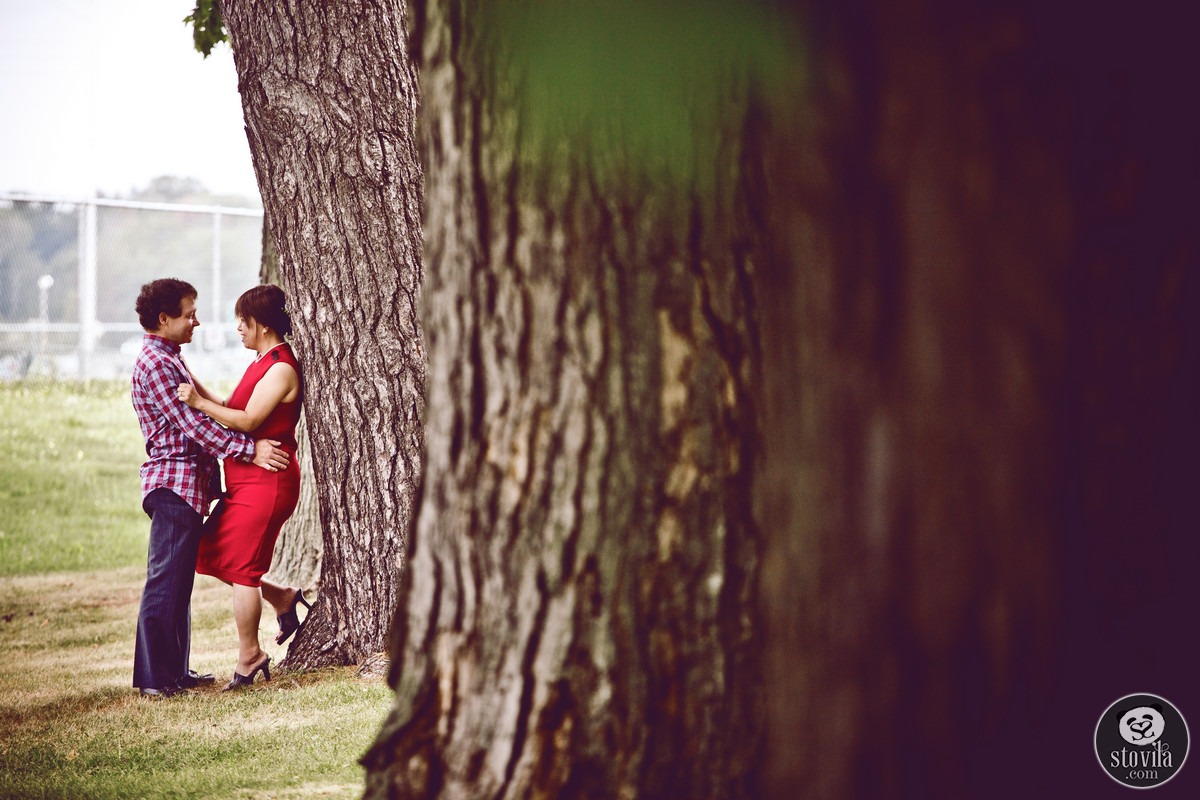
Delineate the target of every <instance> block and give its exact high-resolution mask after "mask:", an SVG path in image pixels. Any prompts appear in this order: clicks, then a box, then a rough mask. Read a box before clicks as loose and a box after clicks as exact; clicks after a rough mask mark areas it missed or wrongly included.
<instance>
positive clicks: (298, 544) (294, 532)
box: [258, 218, 321, 588]
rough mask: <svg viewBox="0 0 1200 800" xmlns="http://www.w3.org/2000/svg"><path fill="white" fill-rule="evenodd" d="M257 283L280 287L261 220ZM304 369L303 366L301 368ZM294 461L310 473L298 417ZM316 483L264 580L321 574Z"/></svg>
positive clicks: (299, 580) (292, 581)
mask: <svg viewBox="0 0 1200 800" xmlns="http://www.w3.org/2000/svg"><path fill="white" fill-rule="evenodd" d="M258 279H259V283H264V284H267V283H273V284H275V285H276V286H282V285H283V276H282V275H281V274H280V271H279V251H278V250H276V248H275V242H273V241H272V240H271V226H269V225H268V224H267V220H266V219H265V218H264V219H263V229H262V265H261V267H260V269H259V274H258ZM301 369H303V365H301ZM296 460H297V461H298V462H299V464H300V472H301V474H302V475H308V476H311V475H312V474H313V461H312V446H311V445H310V444H309V437H308V421H307V420H306V419H305V418H304V414H303V412H301V414H300V423H299V424H298V425H297V426H296ZM316 487H317V484H316V481H313V480H302V481H301V483H300V499H299V501H298V502H297V503H296V510H295V512H294V513H293V514H292V516H291V517H290V518H289V519H288V521H287V522H286V523H284V525H283V530H281V531H280V532H279V539H278V540H277V541H276V543H275V555H274V557H273V558H272V559H271V571H270V573H269V574H268V576H267V577H269V578H270V579H271V580H273V581H275V582H276V583H281V584H283V585H285V586H299V587H302V588H308V587H312V586H315V585H316V583H317V578H318V577H320V574H321V507H320V504H319V503H318V502H317V488H316Z"/></svg>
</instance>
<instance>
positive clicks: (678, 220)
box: [364, 0, 1200, 798]
mask: <svg viewBox="0 0 1200 800" xmlns="http://www.w3.org/2000/svg"><path fill="white" fill-rule="evenodd" d="M582 5H583V4H579V6H576V7H582ZM1102 5H1103V4H1101V6H1097V7H1088V8H1087V14H1086V23H1087V24H1086V25H1083V26H1081V25H1080V21H1081V19H1082V17H1080V16H1077V15H1075V14H1074V13H1073V11H1074V9H1072V8H1070V7H1069V6H1070V4H1065V5H1058V4H1048V5H1038V4H1023V3H1013V4H1004V3H994V4H986V5H985V6H983V7H976V6H974V5H972V4H966V5H965V6H964V5H963V4H959V3H951V2H941V0H933V1H932V2H920V3H915V4H907V5H897V4H894V3H876V2H870V1H868V2H860V3H843V4H834V3H813V4H810V6H811V7H810V8H808V9H807V13H806V16H805V22H806V25H807V26H808V28H807V34H808V37H809V45H810V50H809V52H810V53H811V59H812V60H811V62H810V63H809V64H807V65H803V66H805V67H807V69H806V70H805V71H806V74H808V75H809V76H810V85H809V87H808V90H807V91H806V93H805V95H804V97H803V98H783V100H784V101H785V102H779V99H778V98H777V99H776V101H775V102H771V103H768V104H766V105H765V106H764V107H762V108H757V107H755V106H754V105H753V104H751V106H750V108H749V109H748V111H749V113H747V114H745V115H739V114H736V113H730V114H728V115H727V120H728V121H730V122H731V130H734V131H736V135H734V136H733V137H732V138H730V139H726V140H725V141H726V147H725V149H723V150H722V153H724V154H725V156H726V157H730V156H731V154H732V153H735V152H736V153H737V155H738V158H737V160H736V166H737V168H736V169H733V170H729V169H728V167H729V166H730V163H731V162H729V161H723V160H721V159H716V160H714V161H713V162H712V164H711V166H712V167H713V170H714V172H715V173H716V174H717V175H736V176H737V178H736V181H735V183H734V184H733V185H732V186H731V185H729V184H728V183H722V181H721V180H717V181H716V183H717V185H718V186H719V187H721V189H720V190H719V191H717V192H716V194H715V195H714V198H715V199H714V200H713V202H712V205H711V206H710V205H708V204H706V203H704V202H691V201H694V200H695V198H694V197H693V198H689V201H687V202H684V201H681V198H680V197H679V196H678V195H677V194H675V193H673V192H672V191H670V190H669V189H664V187H661V186H642V187H641V188H642V189H643V191H642V193H641V194H640V195H634V194H630V193H622V192H610V191H608V190H607V189H608V186H607V184H605V181H604V179H603V177H602V176H599V175H598V174H597V172H596V169H595V163H594V162H591V161H589V160H588V159H586V158H578V159H577V160H576V161H574V162H572V163H571V164H570V165H569V168H567V169H565V170H563V171H559V172H556V173H554V174H553V175H552V177H551V178H548V179H547V178H545V176H544V174H543V173H540V172H538V170H537V165H531V164H529V163H528V162H527V161H524V160H521V156H520V154H521V153H522V152H524V148H525V145H527V144H528V143H527V142H526V141H524V140H523V139H522V137H523V136H525V135H526V132H527V130H528V127H529V126H528V124H527V123H528V122H529V120H528V119H527V118H526V117H524V116H522V115H521V114H520V112H519V111H518V110H517V109H518V108H519V107H520V103H519V99H518V98H516V97H514V96H513V94H512V92H515V91H517V90H518V89H517V87H518V86H519V81H512V80H506V78H507V77H511V76H505V75H504V73H503V71H502V70H495V72H496V74H499V75H500V78H499V79H498V80H497V84H498V85H499V91H497V90H495V89H496V87H490V88H489V89H488V90H486V91H485V90H484V89H483V88H482V84H483V80H482V79H481V78H480V77H479V75H478V74H476V73H474V72H472V65H474V64H476V63H477V62H476V61H475V56H476V54H475V53H474V52H473V48H475V47H477V46H478V39H479V37H480V35H481V34H480V31H479V30H478V29H476V28H473V25H474V24H475V23H476V20H477V18H476V17H475V16H473V15H472V14H471V13H469V10H468V9H473V8H474V7H473V6H470V5H469V4H465V3H460V2H453V1H452V0H446V2H431V3H429V4H428V7H427V9H426V10H425V12H424V13H423V14H418V19H419V23H418V25H417V28H418V30H423V31H424V36H423V39H422V48H423V52H422V54H421V59H420V60H421V64H422V70H423V72H422V75H423V78H422V79H423V83H424V87H425V106H424V114H425V119H424V126H425V138H424V142H425V145H424V146H425V152H424V155H425V160H426V164H427V167H428V170H429V187H430V191H429V201H428V205H427V209H428V211H427V219H426V243H427V247H428V248H429V256H430V258H429V263H430V264H431V265H433V266H434V269H433V270H432V271H431V273H430V280H429V285H428V287H427V291H428V298H429V306H428V312H427V313H428V317H427V321H428V325H427V330H428V336H429V343H430V355H431V362H430V363H431V373H430V386H429V391H430V398H431V403H430V408H431V409H432V411H431V416H430V420H429V425H430V434H429V442H430V443H431V446H430V449H429V453H428V461H427V474H426V478H425V485H424V490H423V496H422V506H421V514H420V517H419V519H418V525H417V530H416V533H415V535H414V537H413V539H412V541H410V547H411V556H410V559H411V560H410V563H411V566H412V569H411V570H410V573H409V576H410V580H409V581H408V582H406V584H405V589H404V592H405V594H404V599H403V601H402V604H401V606H400V608H399V615H398V618H397V625H396V632H395V637H394V641H393V651H392V652H393V654H394V661H393V665H392V674H391V681H392V683H393V685H394V686H395V688H396V695H397V696H396V708H395V709H394V710H393V712H392V714H391V715H390V717H389V719H388V720H387V722H386V723H385V725H384V728H383V730H382V731H381V733H380V735H379V737H378V739H377V741H376V743H375V745H374V747H373V748H372V749H371V751H370V752H369V753H368V754H367V756H366V757H365V758H364V763H365V764H366V765H367V767H368V796H371V797H383V796H395V797H432V796H445V797H484V796H487V797H525V796H550V797H573V796H580V797H583V796H588V797H621V796H639V797H643V796H644V797H654V796H673V797H676V796H677V797H704V796H722V797H724V796H731V797H734V796H745V795H751V794H753V795H756V796H767V797H780V798H783V797H795V796H805V797H816V798H851V797H863V798H867V797H870V798H878V797H882V798H887V797H931V798H957V797H1013V796H1018V795H1020V794H1028V793H1030V791H1032V792H1034V793H1036V794H1039V795H1040V794H1047V795H1055V796H1058V795H1063V796H1065V795H1067V793H1068V792H1071V793H1076V794H1080V795H1086V796H1089V797H1103V796H1113V794H1114V793H1120V792H1121V791H1123V790H1122V789H1121V788H1120V787H1117V786H1116V785H1115V784H1114V783H1112V782H1111V781H1110V780H1109V778H1108V777H1107V776H1106V775H1105V774H1104V773H1103V771H1102V770H1101V769H1100V768H1099V767H1098V766H1097V765H1096V764H1095V763H1094V757H1093V755H1092V754H1091V753H1090V752H1089V749H1090V747H1091V742H1090V736H1091V732H1092V727H1093V726H1094V725H1095V720H1096V718H1097V717H1098V715H1099V714H1100V713H1101V712H1102V711H1103V710H1104V708H1105V707H1107V705H1108V704H1109V703H1110V702H1112V701H1113V700H1115V699H1117V697H1119V696H1120V695H1122V694H1127V693H1129V692H1133V691H1140V690H1141V689H1140V688H1138V687H1142V686H1143V685H1146V683H1147V681H1148V682H1149V684H1148V685H1150V686H1152V687H1160V688H1161V690H1162V691H1163V693H1164V694H1167V695H1168V696H1170V697H1171V698H1172V699H1175V700H1176V701H1177V703H1179V704H1181V705H1188V701H1189V700H1191V701H1192V704H1195V702H1196V688H1195V681H1194V676H1193V675H1191V673H1192V672H1193V671H1194V670H1193V668H1192V666H1193V664H1194V661H1193V660H1192V659H1191V658H1190V656H1189V655H1188V651H1187V648H1188V646H1190V639H1189V638H1188V636H1187V633H1186V632H1187V631H1188V630H1190V614H1191V610H1192V609H1194V608H1195V593H1194V591H1193V590H1191V588H1190V587H1191V586H1194V576H1192V575H1191V572H1192V571H1194V567H1193V566H1191V565H1194V563H1195V555H1196V543H1195V538H1194V532H1195V530H1196V529H1197V519H1196V512H1195V510H1194V506H1193V505H1192V504H1191V503H1190V502H1189V501H1188V499H1187V496H1186V489H1187V487H1189V486H1190V487H1192V488H1193V489H1194V483H1195V480H1196V479H1197V478H1198V477H1200V476H1197V468H1196V467H1195V466H1194V463H1195V458H1194V455H1193V453H1194V449H1195V446H1196V445H1197V444H1200V442H1198V439H1200V436H1198V434H1197V423H1196V415H1195V411H1194V410H1195V407H1196V382H1195V379H1194V373H1195V370H1196V366H1197V345H1196V342H1197V341H1198V338H1197V325H1198V323H1197V322H1196V320H1197V318H1198V316H1200V314H1198V313H1197V312H1200V280H1198V279H1197V277H1196V276H1197V274H1200V271H1198V270H1197V265H1196V258H1197V253H1198V252H1200V234H1198V232H1197V219H1200V215H1197V208H1198V205H1200V204H1198V201H1197V189H1196V187H1197V186H1198V185H1200V180H1198V178H1200V176H1198V175H1197V168H1198V166H1197V164H1198V162H1197V161H1196V159H1195V142H1196V141H1197V140H1200V125H1197V120H1196V111H1195V110H1194V109H1195V105H1194V104H1190V103H1188V102H1187V97H1188V96H1189V95H1188V86H1187V81H1188V80H1189V79H1190V76H1191V75H1193V74H1195V70H1194V69H1190V68H1189V69H1185V68H1183V67H1191V66H1193V65H1191V63H1190V60H1189V61H1187V62H1184V61H1183V60H1182V58H1181V56H1180V55H1179V54H1180V53H1183V52H1188V49H1189V47H1190V45H1189V44H1188V42H1187V38H1186V37H1187V33H1186V31H1187V30H1188V26H1187V25H1185V24H1182V21H1181V20H1178V19H1169V20H1167V21H1166V24H1165V25H1166V26H1165V27H1162V26H1163V24H1164V23H1163V21H1162V20H1160V19H1159V18H1158V17H1157V16H1155V15H1149V14H1148V15H1146V19H1145V20H1133V19H1131V15H1128V14H1125V13H1121V14H1119V15H1118V14H1115V13H1110V12H1109V11H1108V10H1107V9H1105V8H1103V7H1102ZM1160 28H1161V29H1160ZM490 33H492V34H493V35H502V32H500V34H496V32H495V31H491V32H490ZM487 66H488V67H489V68H494V67H495V66H496V65H487ZM482 71H483V72H485V73H486V72H487V70H486V69H485V70H482ZM726 88H728V87H721V86H713V87H711V89H712V91H713V92H717V93H720V92H721V91H722V90H723V89H726ZM733 94H736V93H733ZM787 101H791V102H787ZM726 110H727V111H732V109H731V108H729V107H728V106H727V107H726ZM558 166H560V167H561V166H562V165H561V164H560V165H558ZM626 188H628V187H626ZM1188 337H1190V338H1188ZM760 342H761V345H760V344H759V343H760ZM1181 376H1190V377H1187V378H1186V379H1185V378H1184V377H1181ZM751 508H753V510H754V514H753V517H752V516H751V513H750V509H751ZM760 565H761V566H760ZM760 683H761V686H762V696H761V697H760V696H759V695H758V694H757V693H756V690H755V688H754V687H755V686H758V685H760ZM1152 690H1153V689H1152Z"/></svg>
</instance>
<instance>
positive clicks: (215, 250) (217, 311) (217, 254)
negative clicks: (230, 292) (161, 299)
mask: <svg viewBox="0 0 1200 800" xmlns="http://www.w3.org/2000/svg"><path fill="white" fill-rule="evenodd" d="M212 239H213V244H212V296H213V300H212V303H213V306H212V309H213V310H212V321H213V327H212V329H211V330H212V335H211V336H207V337H205V343H206V344H208V345H210V346H209V347H207V348H206V349H208V350H218V349H220V348H221V347H223V346H224V338H225V337H224V336H223V335H222V336H221V341H217V335H218V334H220V328H219V325H220V324H221V318H222V314H221V305H222V303H221V212H220V211H214V212H213V231H212Z"/></svg>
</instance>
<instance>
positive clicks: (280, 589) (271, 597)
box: [262, 578, 300, 617]
mask: <svg viewBox="0 0 1200 800" xmlns="http://www.w3.org/2000/svg"><path fill="white" fill-rule="evenodd" d="M299 591H300V590H299V589H297V588H293V587H291V586H280V585H279V584H278V583H272V582H271V581H269V580H267V579H266V578H263V581H262V596H263V599H264V600H266V601H267V602H268V603H270V604H271V607H272V608H274V609H275V616H277V617H282V616H283V615H284V614H286V613H287V612H288V611H290V610H291V608H292V604H293V603H294V602H295V601H296V593H297V592H299Z"/></svg>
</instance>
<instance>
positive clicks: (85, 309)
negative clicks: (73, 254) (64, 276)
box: [78, 201, 96, 380]
mask: <svg viewBox="0 0 1200 800" xmlns="http://www.w3.org/2000/svg"><path fill="white" fill-rule="evenodd" d="M79 211H80V214H79V243H78V253H79V259H78V261H79V276H78V280H79V377H80V378H82V379H83V380H87V379H88V378H90V377H91V376H92V352H93V351H94V350H95V349H96V203H95V202H94V201H85V202H84V203H83V204H82V205H81V206H80V207H79Z"/></svg>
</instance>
